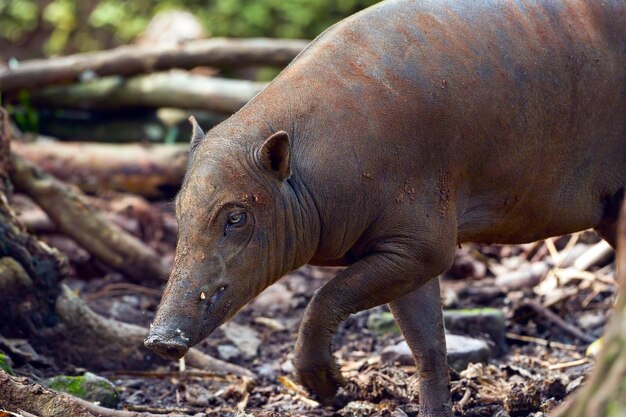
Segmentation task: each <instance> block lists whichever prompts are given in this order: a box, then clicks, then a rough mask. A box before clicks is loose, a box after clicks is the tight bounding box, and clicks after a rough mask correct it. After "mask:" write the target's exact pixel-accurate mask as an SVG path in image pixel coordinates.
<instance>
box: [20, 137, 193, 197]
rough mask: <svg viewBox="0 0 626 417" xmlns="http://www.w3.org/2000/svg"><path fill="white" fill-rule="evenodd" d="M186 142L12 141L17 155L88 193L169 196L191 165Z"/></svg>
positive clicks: (176, 188)
mask: <svg viewBox="0 0 626 417" xmlns="http://www.w3.org/2000/svg"><path fill="white" fill-rule="evenodd" d="M188 148H189V146H188V145H186V144H185V145H182V144H176V145H139V144H120V145H117V144H100V143H76V142H54V141H46V142H43V141H37V142H32V143H20V142H13V144H12V149H13V152H15V153H16V154H17V155H20V156H21V157H23V158H25V159H26V160H28V161H30V162H32V163H34V164H35V165H37V166H38V167H40V168H41V169H42V170H43V171H45V172H47V173H49V174H51V175H53V176H54V177H56V178H58V179H60V180H61V181H64V182H68V183H71V184H74V185H76V186H78V187H79V188H80V189H81V190H83V191H85V192H88V193H96V192H99V191H103V190H107V189H108V190H116V191H125V192H130V193H133V194H138V195H141V196H143V197H148V198H169V197H171V196H172V195H174V194H175V193H176V191H178V188H179V187H180V184H181V183H182V180H183V177H184V175H185V170H186V168H187V159H188Z"/></svg>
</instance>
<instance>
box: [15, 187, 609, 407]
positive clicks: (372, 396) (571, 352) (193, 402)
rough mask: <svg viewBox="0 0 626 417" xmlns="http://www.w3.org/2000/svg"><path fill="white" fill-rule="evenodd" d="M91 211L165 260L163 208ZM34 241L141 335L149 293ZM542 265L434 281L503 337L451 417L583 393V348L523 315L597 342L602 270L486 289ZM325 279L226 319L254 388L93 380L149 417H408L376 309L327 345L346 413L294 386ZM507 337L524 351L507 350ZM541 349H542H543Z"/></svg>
mask: <svg viewBox="0 0 626 417" xmlns="http://www.w3.org/2000/svg"><path fill="white" fill-rule="evenodd" d="M94 201H95V202H96V203H97V204H99V207H100V208H101V209H104V210H107V211H108V212H109V214H110V215H111V216H113V217H115V218H116V219H117V220H116V221H117V222H118V223H119V224H120V225H121V227H123V228H125V229H126V230H128V231H130V232H131V233H134V234H136V235H137V236H138V237H140V238H141V239H143V240H144V241H146V242H147V243H148V244H149V245H150V246H151V247H153V248H154V249H155V250H156V251H157V252H158V253H160V254H161V255H162V256H163V257H171V256H172V255H173V250H174V244H175V221H174V217H173V213H172V207H171V204H164V203H151V204H149V203H147V202H145V201H144V200H141V199H136V198H134V197H128V196H124V195H110V196H108V197H106V198H104V199H94ZM17 205H18V206H20V207H21V208H22V210H23V211H27V210H28V209H29V205H28V202H26V201H23V200H22V201H19V204H17ZM41 237H42V238H43V239H44V240H45V241H47V242H49V243H50V244H51V245H53V246H58V247H59V248H60V249H61V250H62V251H65V252H66V253H68V256H69V259H70V262H71V265H72V268H73V275H74V276H73V278H72V279H71V280H69V281H68V284H69V285H70V286H71V287H72V288H73V289H75V290H76V291H77V292H78V293H79V294H80V296H81V297H83V299H85V300H87V301H88V302H89V305H90V307H92V308H93V309H94V310H95V311H97V312H99V313H101V314H104V315H106V316H109V317H113V318H116V319H118V320H123V321H129V322H132V323H135V324H140V325H144V326H147V325H148V323H150V321H151V320H152V317H153V314H154V311H155V309H156V306H157V304H158V302H159V291H158V290H155V289H154V288H147V287H141V286H135V285H132V284H131V285H129V284H128V283H127V281H125V280H124V279H123V277H121V276H120V275H119V274H115V273H112V272H110V271H106V269H104V267H103V266H102V265H99V264H98V263H97V262H95V261H93V260H92V259H91V257H90V256H89V254H87V253H86V252H84V251H83V250H82V249H81V248H80V247H78V246H77V245H76V244H75V243H73V242H71V241H69V240H68V239H67V238H65V237H63V236H60V235H57V234H55V233H54V232H53V231H47V232H45V233H43V234H42V235H41ZM597 240H598V239H597V237H595V236H594V235H593V234H592V233H584V234H582V235H581V236H580V239H579V241H580V242H584V243H587V244H590V245H591V244H592V243H594V242H596V241H597ZM568 242H570V237H568V236H565V237H562V238H558V239H555V240H554V243H555V248H556V249H557V251H562V250H563V249H564V248H565V247H566V246H567V243H568ZM549 257H550V250H548V249H546V245H545V244H542V245H517V246H479V245H463V247H462V248H461V249H459V250H458V251H457V259H456V262H455V264H454V266H453V268H452V270H451V271H450V273H448V274H447V275H446V276H445V277H444V278H443V279H442V294H443V298H444V302H445V303H446V304H449V305H450V306H451V307H454V308H477V307H494V308H498V309H501V310H502V311H503V312H504V313H505V315H506V331H507V333H508V334H509V336H511V337H513V338H508V339H507V342H508V349H507V351H506V353H505V354H504V355H502V356H501V357H497V358H492V359H491V360H490V362H489V363H488V364H471V365H470V366H469V367H468V368H467V369H466V370H465V371H463V372H461V373H455V372H453V371H452V375H451V381H452V382H451V391H452V399H453V406H454V411H455V415H457V416H467V417H473V416H476V417H478V416H489V417H493V416H498V417H506V416H510V417H518V416H519V417H526V416H533V417H540V416H544V415H547V413H549V412H550V410H552V409H553V408H554V407H556V406H557V405H558V404H560V403H561V402H562V401H563V399H564V398H566V397H567V395H569V394H570V393H571V392H573V391H575V390H576V389H577V388H578V387H579V386H580V384H581V383H584V378H585V376H586V375H588V374H589V372H590V370H591V368H592V366H593V362H594V360H593V357H589V356H587V355H586V353H585V351H586V349H587V347H588V343H586V342H584V341H581V340H579V339H577V338H576V337H574V336H572V335H571V334H569V333H568V332H567V331H564V329H563V328H562V327H559V326H558V325H556V324H555V323H553V322H551V321H550V320H547V319H546V318H545V317H543V316H541V315H540V314H537V312H535V311H534V310H532V309H529V308H528V306H527V304H526V303H527V301H528V300H535V301H537V302H538V303H540V304H542V303H545V302H548V301H549V302H550V303H552V304H551V305H550V309H551V310H552V311H553V312H556V313H558V314H559V315H560V317H563V318H564V320H565V322H566V323H569V324H571V325H573V326H576V327H577V328H581V323H586V324H585V330H584V332H585V333H586V334H587V335H588V336H589V337H590V338H592V339H594V340H595V339H597V338H598V337H600V336H601V334H602V329H603V327H604V323H605V322H606V320H607V318H608V315H609V312H610V308H611V306H612V303H613V300H614V296H615V286H614V285H612V282H611V280H610V278H607V277H612V276H613V275H614V271H613V266H612V264H609V265H608V266H606V267H604V268H603V269H602V270H601V271H600V272H598V273H595V275H594V276H598V277H600V276H601V277H602V279H589V277H587V278H586V279H571V280H569V281H568V282H565V283H558V282H557V285H556V287H555V288H552V289H548V290H546V289H545V288H542V287H540V286H541V285H544V286H545V285H547V284H546V282H545V281H546V280H545V279H544V280H543V281H542V282H541V283H539V284H536V285H533V286H529V287H524V288H522V289H520V290H515V291H508V292H503V291H502V290H500V289H498V288H497V287H496V286H495V285H494V281H495V280H494V274H496V275H497V274H501V273H503V271H504V270H508V271H510V270H516V269H519V268H523V267H524V265H527V264H529V263H537V262H543V261H545V260H546V259H549ZM335 273H336V269H330V268H327V269H323V268H314V267H309V266H307V267H303V268H302V269H300V270H298V271H296V272H294V273H292V274H290V275H288V276H287V277H285V278H283V279H282V280H280V281H279V282H278V283H277V284H275V285H274V286H273V287H271V288H269V289H268V290H266V291H265V292H264V293H263V294H261V295H260V296H259V297H258V298H257V299H256V300H254V301H253V302H251V303H250V304H249V305H248V306H246V307H245V308H244V309H243V310H242V311H241V312H240V313H239V314H238V315H237V316H236V317H235V318H234V319H233V320H234V321H235V322H237V323H238V324H240V325H243V326H246V327H249V328H251V329H254V330H255V331H256V332H257V334H258V338H259V340H260V345H259V348H258V351H257V353H256V355H254V356H252V357H250V358H249V359H244V358H243V357H242V356H238V357H235V358H234V359H232V362H233V363H236V364H238V365H242V366H244V367H246V368H248V369H250V370H252V371H254V372H255V373H256V374H257V375H258V378H257V379H256V380H255V381H250V380H247V379H241V378H237V377H232V376H226V377H219V376H215V375H210V374H206V373H204V374H203V373H201V372H200V373H193V372H189V373H187V374H180V373H179V372H178V369H179V368H178V366H179V365H178V364H176V363H172V364H171V365H170V366H169V367H167V368H160V369H157V368H155V369H154V371H152V372H147V373H136V374H132V373H124V372H123V371H120V372H111V373H105V374H104V376H106V377H107V378H109V379H110V380H111V381H112V382H113V383H114V384H115V385H116V386H117V387H118V389H119V390H120V394H121V399H122V401H121V404H120V408H123V409H128V410H135V411H150V412H152V413H167V412H168V411H175V412H179V413H183V414H186V415H195V416H198V417H201V416H205V415H206V416H235V415H238V416H268V417H269V416H381V417H383V416H384V417H387V416H395V417H402V416H405V415H407V416H415V415H417V413H418V411H419V408H418V407H417V406H416V404H417V402H418V399H417V398H415V397H414V395H416V393H417V391H418V390H417V384H418V382H417V380H416V378H415V377H414V372H415V368H414V367H411V366H408V367H407V366H400V365H394V364H385V363H382V362H381V360H380V353H381V351H382V349H383V348H384V347H386V346H389V345H392V344H395V343H398V342H399V341H401V336H398V335H396V334H386V335H383V336H377V335H375V334H373V333H371V332H370V331H369V330H368V328H367V321H368V317H369V315H370V314H371V313H372V312H376V311H380V310H385V309H386V308H385V307H378V308H376V309H374V310H371V311H366V312H361V313H359V314H356V315H353V316H351V317H350V318H349V319H348V320H347V321H346V322H345V323H343V324H342V326H341V328H340V331H339V333H338V335H337V337H336V339H335V345H334V346H335V350H336V352H335V355H336V357H337V358H338V359H339V362H340V365H341V367H342V371H343V373H344V375H346V377H347V380H348V385H347V387H346V388H345V389H343V390H342V391H341V394H340V395H341V398H342V399H343V400H345V401H349V402H348V404H347V405H346V406H345V407H344V408H342V409H340V410H332V409H325V408H323V407H321V406H319V404H317V403H316V402H315V401H314V400H313V399H311V398H309V397H308V396H307V394H306V392H304V391H303V390H302V388H300V387H299V386H298V385H294V379H295V376H294V375H295V373H294V369H293V363H292V359H293V351H294V345H295V340H296V334H297V329H298V325H299V323H300V319H301V317H302V313H303V312H304V309H305V307H306V305H307V302H308V301H309V299H310V298H311V296H312V295H313V293H314V291H315V290H316V289H318V288H319V287H320V286H321V285H323V284H324V282H326V280H328V279H329V278H331V277H332V276H333V275H334V274H335ZM551 279H553V278H551ZM557 281H558V280H557ZM550 297H551V298H550ZM555 300H556V301H555ZM516 335H518V336H522V338H524V337H531V338H536V339H527V340H517V339H514V338H517V336H516ZM529 340H530V341H529ZM546 341H547V342H548V343H549V345H548V346H544V345H543V344H545V343H546ZM555 342H556V343H555ZM541 343H543V344H541ZM550 343H552V344H553V345H550ZM225 345H233V341H232V340H230V339H228V338H227V337H226V335H225V333H224V331H223V330H221V329H218V330H217V331H216V332H215V333H214V334H213V335H211V336H210V337H209V338H208V339H206V340H205V341H203V342H202V343H201V344H200V345H199V346H198V347H199V348H200V349H201V350H203V351H205V352H206V353H209V354H211V355H213V356H215V357H219V349H221V348H220V346H225ZM17 365H18V366H16V372H17V373H18V374H20V375H22V376H28V377H30V378H32V379H34V380H41V378H45V377H49V376H52V375H55V374H59V373H65V374H72V373H80V372H81V371H83V370H81V369H56V368H54V367H50V366H44V365H42V364H41V363H27V362H26V363H22V364H17Z"/></svg>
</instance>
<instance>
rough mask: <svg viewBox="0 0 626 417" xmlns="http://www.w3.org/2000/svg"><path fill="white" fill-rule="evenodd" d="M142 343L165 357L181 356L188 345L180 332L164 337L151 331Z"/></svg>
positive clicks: (177, 357) (175, 357)
mask: <svg viewBox="0 0 626 417" xmlns="http://www.w3.org/2000/svg"><path fill="white" fill-rule="evenodd" d="M143 344H144V346H145V347H147V348H148V349H150V350H153V351H155V352H156V353H158V354H159V356H161V357H163V358H165V359H179V358H182V357H183V356H184V355H185V353H187V351H188V350H189V346H188V345H187V342H186V341H185V339H184V337H183V336H182V335H181V334H177V335H176V336H174V337H166V336H163V335H160V334H153V333H152V332H151V333H150V334H149V335H148V337H147V338H146V340H144V342H143Z"/></svg>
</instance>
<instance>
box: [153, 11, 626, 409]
mask: <svg viewBox="0 0 626 417" xmlns="http://www.w3.org/2000/svg"><path fill="white" fill-rule="evenodd" d="M624 28H626V0H621V1H620V0H607V1H603V2H595V1H594V2H590V1H586V0H561V1H556V0H518V1H513V0H493V1H481V2H478V1H476V2H475V1H457V0H430V1H429V0H424V1H409V0H397V1H387V2H383V3H381V4H379V5H377V6H375V7H372V8H370V9H367V10H366V11H364V12H362V13H359V14H357V15H355V16H353V17H351V18H348V19H346V20H345V21H343V22H341V23H339V24H338V25H336V26H334V27H332V28H331V29H329V30H328V31H326V32H325V33H324V34H322V35H321V36H320V37H319V38H318V39H317V40H315V41H314V42H313V43H312V44H311V46H310V47H309V48H307V49H306V50H305V51H304V52H303V53H302V54H301V55H300V56H299V57H298V58H296V60H295V61H294V62H293V63H292V64H291V65H290V66H289V67H288V68H287V69H286V70H285V71H283V73H282V74H281V75H279V76H278V77H277V78H276V80H275V81H274V82H273V83H272V84H271V85H270V86H269V87H268V88H266V89H265V90H264V91H263V92H262V93H261V94H259V95H258V96H257V97H256V98H255V99H253V100H252V101H251V102H250V103H249V104H248V105H247V106H245V107H244V108H243V109H242V110H241V111H239V112H238V113H237V114H235V115H234V116H232V117H231V118H230V119H229V120H227V121H226V122H224V123H223V124H221V125H219V126H217V127H216V128H214V129H213V130H212V131H210V132H209V133H208V134H207V135H206V137H204V136H203V135H202V134H200V133H198V132H196V133H197V134H196V139H195V140H194V150H193V151H192V153H193V156H192V159H191V162H190V166H189V171H188V174H187V177H186V179H185V181H184V184H183V187H182V190H181V192H180V195H179V196H178V199H177V215H178V220H179V224H180V236H179V243H178V247H177V251H176V260H175V264H174V269H173V271H172V274H171V276H170V279H169V282H168V286H167V288H166V290H165V292H164V294H163V300H162V302H161V305H160V307H159V310H158V312H157V316H156V319H155V321H154V324H153V326H152V329H151V332H150V336H149V337H148V339H147V340H146V345H147V346H148V347H150V348H152V349H154V350H156V351H157V352H159V353H161V354H162V355H164V356H166V357H180V356H181V355H183V354H184V353H185V351H186V350H187V349H188V347H189V346H191V345H193V344H194V343H197V342H199V341H200V340H202V339H203V338H204V337H206V336H207V335H209V334H210V333H211V332H212V331H213V330H214V329H215V328H216V327H217V326H219V325H220V324H221V323H223V322H224V321H225V320H227V319H228V318H230V317H231V316H232V315H233V314H234V313H235V312H236V311H237V310H238V309H239V308H241V307H242V306H243V305H244V304H245V303H247V302H248V301H249V300H251V299H252V298H253V297H254V296H255V295H256V294H258V293H259V292H260V291H261V290H262V289H264V288H265V287H267V286H268V285H270V284H271V283H272V282H274V281H276V280H277V279H278V278H280V277H281V276H282V275H283V274H285V273H286V272H288V271H290V270H293V269H295V268H297V267H299V266H301V265H303V264H305V263H312V264H319V265H348V266H349V267H348V268H347V269H346V270H345V271H343V272H342V273H340V274H339V275H338V276H337V277H335V278H334V279H333V280H331V281H329V282H328V283H327V284H326V285H325V286H324V287H322V288H321V289H320V290H319V291H318V292H317V293H316V294H315V296H314V297H313V299H312V300H311V303H310V305H309V306H308V308H307V311H306V313H305V315H304V317H303V320H302V324H301V328H300V333H299V336H298V342H297V345H296V360H295V365H296V369H297V372H298V376H299V378H300V380H301V382H302V383H303V384H304V385H305V386H306V387H307V388H309V389H310V390H312V391H313V392H314V393H315V394H317V396H318V397H319V398H320V399H322V400H323V401H325V402H328V403H332V399H333V397H334V395H335V392H336V390H337V387H338V386H339V385H341V384H342V383H343V380H342V378H341V374H340V373H339V370H338V367H337V365H336V363H335V360H334V359H333V355H332V348H331V340H332V336H333V335H334V333H335V332H336V329H337V326H338V324H339V323H340V322H341V321H342V320H343V319H345V318H346V317H347V316H348V315H350V314H352V313H356V312H358V311H361V310H364V309H368V308H371V307H374V306H377V305H381V304H384V303H389V306H390V308H391V311H392V312H393V314H394V317H395V318H396V320H397V321H398V323H399V326H400V328H401V330H402V332H403V334H404V336H405V338H406V339H407V342H408V344H409V346H410V347H411V349H412V351H413V354H414V356H415V359H416V363H417V366H418V374H419V377H420V382H421V383H420V393H419V394H420V395H419V398H420V413H421V415H422V416H429V417H434V416H436V417H439V416H446V417H447V416H450V415H451V407H450V397H449V391H448V374H447V367H446V358H445V339H444V335H443V325H442V319H441V306H440V301H439V284H438V281H437V279H434V278H435V277H437V275H439V274H441V273H442V272H444V271H445V270H446V269H448V268H449V266H450V264H451V262H452V260H453V257H454V249H455V246H456V245H457V244H458V243H460V242H467V241H473V242H482V243H521V242H530V241H534V240H537V239H542V238H546V237H549V236H554V235H559V234H564V233H570V232H575V231H579V230H583V229H587V228H590V227H595V228H596V229H597V230H599V231H600V232H601V233H602V235H603V236H604V237H605V238H607V240H609V242H614V233H615V220H616V214H617V211H616V208H617V207H619V202H620V201H621V199H622V198H623V189H624V184H625V181H626V30H625V29H624ZM220 207H221V208H220ZM240 213H245V214H246V220H245V221H244V223H243V224H237V225H235V226H233V225H232V224H231V225H230V226H229V225H228V223H229V221H230V222H231V223H232V222H233V221H235V220H237V221H239V220H240V217H238V214H240ZM229 216H230V217H229ZM229 219H230V220H229ZM202 294H204V296H203V295H202ZM203 297H204V298H203Z"/></svg>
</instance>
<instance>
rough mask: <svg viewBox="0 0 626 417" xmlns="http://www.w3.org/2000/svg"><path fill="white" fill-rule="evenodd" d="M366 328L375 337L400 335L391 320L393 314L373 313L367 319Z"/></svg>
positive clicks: (392, 319)
mask: <svg viewBox="0 0 626 417" xmlns="http://www.w3.org/2000/svg"><path fill="white" fill-rule="evenodd" d="M367 328H368V329H369V331H370V332H372V333H374V334H376V335H379V336H381V335H384V334H390V333H391V334H400V329H399V328H398V325H397V324H396V321H395V320H394V318H393V314H391V313H389V312H387V311H375V312H372V313H370V315H369V317H368V318H367Z"/></svg>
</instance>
